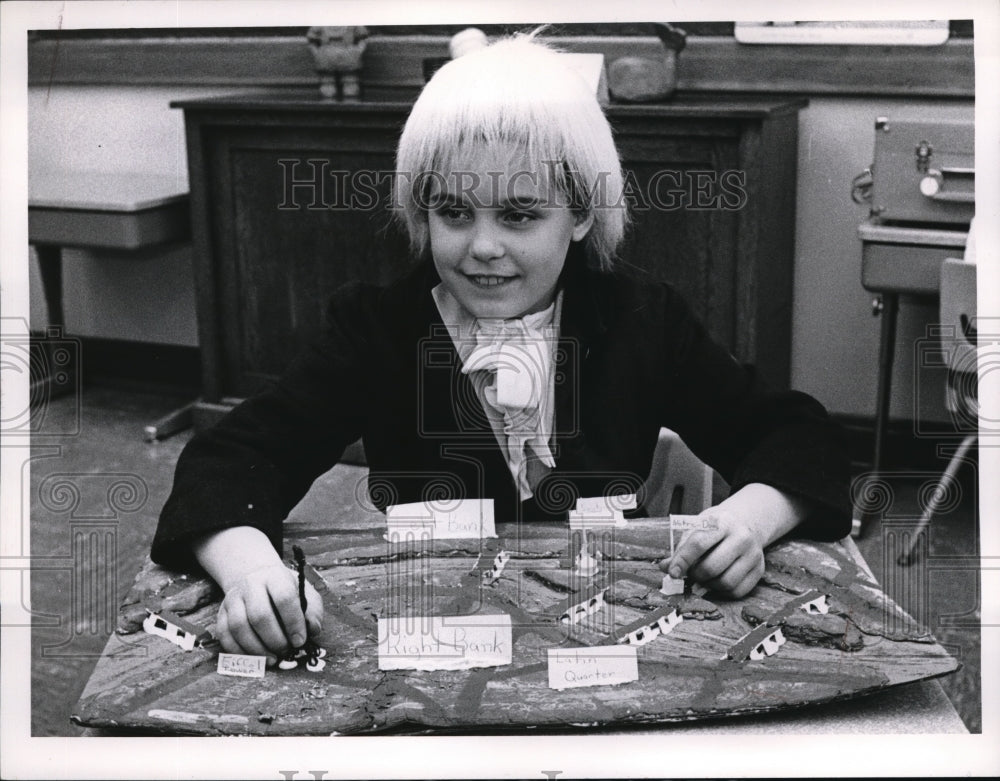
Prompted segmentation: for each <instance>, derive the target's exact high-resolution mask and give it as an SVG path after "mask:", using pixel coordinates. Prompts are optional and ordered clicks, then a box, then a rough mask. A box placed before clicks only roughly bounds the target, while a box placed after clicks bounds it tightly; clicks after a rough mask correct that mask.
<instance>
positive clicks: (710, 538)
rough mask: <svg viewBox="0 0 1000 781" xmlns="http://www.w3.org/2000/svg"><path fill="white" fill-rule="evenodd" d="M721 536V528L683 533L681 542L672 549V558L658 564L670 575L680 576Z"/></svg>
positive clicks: (685, 573) (715, 543) (717, 542)
mask: <svg viewBox="0 0 1000 781" xmlns="http://www.w3.org/2000/svg"><path fill="white" fill-rule="evenodd" d="M722 538H723V534H722V532H721V530H718V529H716V530H711V531H701V530H698V531H694V532H692V533H691V534H688V535H685V537H684V539H683V540H682V541H681V544H680V545H679V546H678V547H677V550H675V551H674V555H673V558H671V559H669V560H667V561H666V564H665V565H664V564H662V563H661V565H660V568H661V569H666V571H667V572H668V573H669V574H670V576H671V577H674V578H682V577H684V576H685V575H687V573H688V571H689V570H690V569H691V567H692V566H693V565H694V564H696V563H697V562H698V561H699V560H700V559H701V558H702V557H703V556H704V555H705V553H707V552H708V551H710V550H711V549H712V548H714V547H715V546H716V545H718V544H719V541H720V540H721V539H722Z"/></svg>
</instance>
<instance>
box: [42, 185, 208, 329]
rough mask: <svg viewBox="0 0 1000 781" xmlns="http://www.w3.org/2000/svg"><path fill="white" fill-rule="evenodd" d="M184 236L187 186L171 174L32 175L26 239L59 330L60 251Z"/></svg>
mask: <svg viewBox="0 0 1000 781" xmlns="http://www.w3.org/2000/svg"><path fill="white" fill-rule="evenodd" d="M189 237H190V220H189V217H188V196H187V188H186V187H185V186H184V185H183V184H182V183H180V182H179V181H178V179H177V177H173V176H158V175H153V174H145V173H134V174H105V173H99V172H96V171H34V172H32V173H31V176H30V180H29V183H28V241H30V242H31V243H32V244H33V245H34V246H35V249H36V251H37V252H38V264H39V267H40V270H41V276H42V285H43V287H44V291H45V302H46V304H47V305H48V308H49V323H50V325H59V326H63V325H65V323H64V318H63V306H62V249H63V247H83V248H87V249H101V250H122V251H128V252H134V251H137V250H142V249H145V248H147V247H151V246H155V245H157V244H163V243H166V242H170V241H183V240H184V239H187V238H189Z"/></svg>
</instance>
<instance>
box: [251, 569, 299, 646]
mask: <svg viewBox="0 0 1000 781" xmlns="http://www.w3.org/2000/svg"><path fill="white" fill-rule="evenodd" d="M285 573H287V576H285ZM285 573H281V574H280V575H279V576H278V577H276V578H274V579H273V580H271V581H269V582H268V584H267V593H268V603H269V604H268V608H269V609H270V610H271V615H272V616H275V615H276V620H275V624H276V625H277V632H278V634H279V635H280V638H279V641H280V643H281V646H280V647H281V648H285V647H287V646H291V647H292V648H298V647H299V646H301V645H302V644H303V643H304V642H305V641H306V620H305V616H303V615H302V606H301V604H300V603H299V589H298V581H296V580H295V576H294V575H293V574H292V572H291V571H290V570H286V571H285ZM307 585H308V584H307ZM306 593H307V594H308V591H307V592H306ZM265 621H266V619H265ZM278 622H280V623H278ZM254 626H255V627H256V628H257V633H258V634H261V630H260V628H259V627H257V625H256V624H254ZM266 626H267V627H268V628H269V630H273V627H272V625H271V623H270V622H267V623H266ZM261 638H262V639H264V640H266V641H268V643H270V642H271V640H272V635H267V636H265V635H263V634H261ZM272 647H274V646H272Z"/></svg>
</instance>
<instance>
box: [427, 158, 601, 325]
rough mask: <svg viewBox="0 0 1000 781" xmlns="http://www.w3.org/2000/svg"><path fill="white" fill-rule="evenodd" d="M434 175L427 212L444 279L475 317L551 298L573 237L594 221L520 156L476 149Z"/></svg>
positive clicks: (526, 310) (528, 309)
mask: <svg viewBox="0 0 1000 781" xmlns="http://www.w3.org/2000/svg"><path fill="white" fill-rule="evenodd" d="M462 158H463V160H462V163H463V165H462V170H461V171H460V172H459V173H456V174H454V175H452V176H450V177H436V178H435V179H434V182H433V185H432V190H431V192H430V194H429V195H430V201H429V205H430V209H429V211H428V214H427V222H428V230H429V235H430V247H431V254H432V256H433V258H434V265H435V267H436V268H437V271H438V275H439V276H440V277H441V282H442V283H443V284H444V285H445V287H446V288H447V289H448V290H449V292H450V293H451V294H452V295H453V296H455V298H456V299H458V301H459V303H460V304H462V306H463V307H465V309H466V310H468V311H469V312H470V313H471V314H472V315H473V316H475V317H481V318H500V319H509V318H515V317H521V316H523V315H526V314H530V313H532V312H538V311H540V310H542V309H545V308H546V307H547V306H549V304H551V303H552V301H553V299H554V297H555V293H556V287H557V285H558V281H559V275H560V274H561V273H562V268H563V264H564V263H565V261H566V252H567V250H568V249H569V244H570V242H571V241H579V240H581V239H582V238H583V237H584V236H586V234H587V231H588V230H589V229H590V226H591V224H592V223H593V218H592V217H591V216H585V217H582V216H580V215H578V214H577V213H576V212H574V211H572V210H570V209H569V208H568V207H567V206H566V205H565V201H566V198H565V197H562V198H560V197H559V196H560V194H559V193H558V192H557V190H556V188H555V185H554V184H552V183H550V181H549V177H548V175H547V174H546V173H545V172H544V171H543V170H539V169H538V167H537V166H535V165H533V164H530V163H528V161H527V160H526V159H525V158H524V156H523V155H521V156H515V157H514V159H513V160H503V159H502V157H501V156H500V155H496V154H489V153H487V152H485V151H484V150H478V151H477V152H476V153H474V154H471V155H463V156H462Z"/></svg>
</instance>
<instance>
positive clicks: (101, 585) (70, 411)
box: [26, 387, 982, 736]
mask: <svg viewBox="0 0 1000 781" xmlns="http://www.w3.org/2000/svg"><path fill="white" fill-rule="evenodd" d="M184 401H186V399H183V398H177V397H170V396H162V395H152V394H148V393H140V392H134V391H123V390H118V389H110V388H103V387H88V388H85V389H84V391H83V393H82V398H81V400H80V402H81V403H79V404H77V400H76V399H75V398H74V397H64V398H62V399H57V400H55V401H52V402H51V403H50V404H49V406H48V407H47V409H46V418H45V422H44V423H45V425H44V428H45V430H46V431H48V432H53V433H52V435H50V436H45V437H35V438H34V439H33V441H32V463H31V476H30V485H29V486H28V488H29V489H30V494H28V495H30V497H31V513H30V516H31V553H32V556H33V557H36V558H35V560H36V561H42V560H43V559H44V568H43V567H42V566H41V565H40V566H39V567H38V568H37V569H36V570H35V571H34V572H33V573H32V578H31V605H32V610H33V613H34V617H35V619H34V626H33V628H32V632H31V730H32V734H33V735H35V736H45V735H61V736H74V735H81V734H82V733H83V729H82V728H80V727H77V726H76V725H74V724H73V723H72V722H71V721H70V719H69V714H70V712H71V710H72V707H73V705H74V704H75V703H76V700H77V699H78V697H79V695H80V693H81V692H82V691H83V687H84V685H85V684H86V681H87V678H88V677H89V675H90V673H91V671H92V670H93V667H94V665H95V664H96V662H97V658H98V656H99V655H100V652H101V649H102V648H103V647H104V644H105V642H106V640H107V638H108V636H109V634H110V632H111V631H113V628H114V621H115V613H116V611H117V606H118V604H119V603H120V602H121V600H122V598H123V597H124V595H125V593H126V592H127V591H128V589H129V587H130V585H131V583H132V579H133V577H134V575H135V573H136V571H137V570H138V569H139V566H140V564H141V562H142V560H143V558H144V557H145V555H146V553H147V552H148V550H149V543H150V541H151V539H152V536H153V531H154V529H155V527H156V518H157V515H158V513H159V510H160V507H162V505H163V502H164V501H165V500H166V498H167V494H168V493H169V490H170V485H171V481H172V477H173V467H174V463H175V462H176V460H177V456H178V455H179V454H180V451H181V449H182V448H183V446H184V444H185V443H186V442H187V440H188V439H189V438H190V433H189V432H185V433H182V434H179V435H176V436H174V437H172V438H170V439H167V440H165V441H163V442H156V443H146V442H144V441H143V440H142V427H143V425H145V424H147V423H150V422H152V421H153V420H155V419H157V418H158V417H160V416H162V415H164V414H165V413H167V412H169V411H171V410H173V409H174V408H176V407H177V406H179V405H180V404H182V403H183V402H184ZM943 467H944V462H943V461H942V465H941V468H942V469H943ZM965 472H966V474H965V475H964V477H963V479H962V480H961V481H960V483H959V486H958V488H959V490H957V491H955V492H954V496H953V497H952V499H953V500H952V501H949V502H948V503H947V505H948V506H947V507H946V511H945V512H943V513H942V514H941V515H940V517H938V518H937V519H935V522H934V524H933V528H932V533H931V536H930V555H929V556H927V557H926V558H924V559H923V560H922V563H920V564H918V565H914V566H913V567H909V568H902V567H899V566H898V565H897V564H896V563H895V561H894V559H895V553H896V551H895V547H894V546H895V541H896V540H897V539H898V538H899V534H898V532H899V530H900V529H901V528H905V527H906V525H908V524H909V525H910V526H912V524H913V522H914V521H915V518H917V517H919V507H920V497H922V496H925V495H926V489H925V488H924V486H925V484H926V483H927V482H928V480H930V479H931V478H933V477H934V475H933V473H931V472H927V471H924V472H919V473H917V472H913V471H908V472H906V473H901V474H900V475H896V476H893V477H890V478H889V480H888V485H889V487H890V489H891V490H890V491H889V494H888V498H887V499H886V502H887V505H886V508H885V511H884V512H885V517H886V519H887V520H886V521H884V522H883V523H882V524H881V525H879V524H875V526H878V528H871V529H868V530H866V533H865V535H864V536H863V537H862V539H860V540H859V541H858V545H859V547H860V549H861V551H862V553H863V554H864V556H865V558H866V560H867V561H868V563H869V565H870V566H871V568H872V570H873V571H874V573H875V576H876V578H877V579H878V580H879V582H880V583H882V584H883V587H884V588H885V589H886V591H887V592H888V593H889V594H890V596H892V597H893V598H894V599H896V601H897V602H899V603H900V604H901V605H903V607H904V608H906V609H907V610H908V611H909V612H910V613H911V614H912V615H914V616H915V617H916V618H918V619H920V620H922V621H923V622H924V623H926V624H928V625H929V626H930V627H931V629H932V631H933V632H934V634H935V636H936V637H937V638H938V640H939V641H940V642H941V643H942V644H943V645H944V646H945V647H946V648H948V650H949V651H950V652H951V653H952V654H953V655H954V656H955V657H956V658H958V659H959V660H960V661H961V662H962V665H963V666H962V669H961V670H959V671H958V672H956V673H954V674H953V675H950V676H948V677H946V678H944V679H942V681H941V684H942V686H943V687H944V690H945V692H946V693H947V695H948V697H949V698H950V699H951V701H952V702H953V703H954V705H955V708H956V710H957V711H958V713H959V715H960V716H961V717H962V719H963V721H964V722H965V724H966V726H967V727H968V728H969V730H970V731H972V732H979V731H981V729H982V726H981V725H982V721H981V708H980V704H981V703H980V686H979V672H980V633H979V617H980V605H979V598H978V597H979V585H978V584H979V581H978V570H977V569H975V566H974V565H975V560H974V559H975V557H976V556H977V555H978V534H977V524H978V513H977V507H978V504H977V497H976V490H975V483H974V478H973V477H972V475H971V473H972V472H973V470H972V469H966V470H965ZM26 493H27V492H26Z"/></svg>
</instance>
